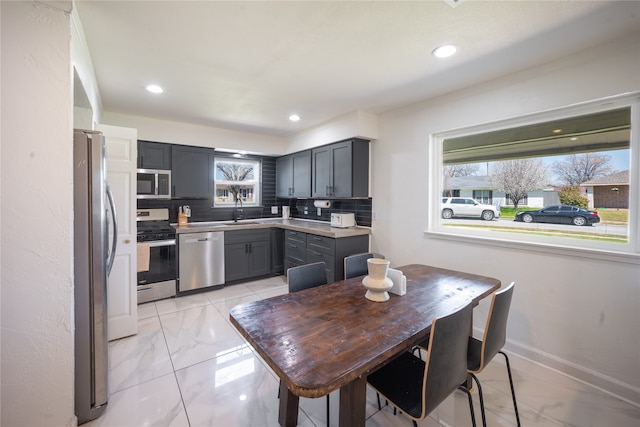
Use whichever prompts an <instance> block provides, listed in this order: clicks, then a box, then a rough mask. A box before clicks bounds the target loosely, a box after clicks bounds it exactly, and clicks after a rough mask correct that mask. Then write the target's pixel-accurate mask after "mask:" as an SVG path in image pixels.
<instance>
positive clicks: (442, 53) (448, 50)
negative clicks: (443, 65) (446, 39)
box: [431, 44, 458, 58]
mask: <svg viewBox="0 0 640 427" xmlns="http://www.w3.org/2000/svg"><path fill="white" fill-rule="evenodd" d="M457 51H458V46H456V45H454V44H445V45H442V46H438V47H437V48H435V49H434V50H433V52H431V54H432V55H433V56H435V57H436V58H448V57H450V56H451V55H453V54H455V53H456V52H457Z"/></svg>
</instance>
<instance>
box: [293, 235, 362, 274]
mask: <svg viewBox="0 0 640 427" xmlns="http://www.w3.org/2000/svg"><path fill="white" fill-rule="evenodd" d="M368 250H369V236H368V235H361V236H351V237H342V238H338V239H334V238H331V237H325V236H319V235H316V234H310V233H301V232H298V231H292V230H285V249H284V251H285V259H284V264H285V272H286V270H287V269H288V268H291V267H296V266H298V265H304V264H309V263H312V262H320V261H323V262H324V263H325V268H326V270H327V282H329V283H331V282H335V281H337V280H342V279H343V278H344V257H346V256H348V255H353V254H357V253H362V252H367V251H368Z"/></svg>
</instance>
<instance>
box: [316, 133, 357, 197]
mask: <svg viewBox="0 0 640 427" xmlns="http://www.w3.org/2000/svg"><path fill="white" fill-rule="evenodd" d="M368 195H369V142H368V141H366V140H363V139H350V140H347V141H341V142H337V143H335V144H329V145H325V146H323V147H318V148H314V149H313V150H311V196H312V197H367V196H368Z"/></svg>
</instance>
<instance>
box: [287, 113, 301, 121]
mask: <svg viewBox="0 0 640 427" xmlns="http://www.w3.org/2000/svg"><path fill="white" fill-rule="evenodd" d="M289 120H291V121H292V122H297V121H298V120H300V116H299V115H297V114H292V115H290V116H289Z"/></svg>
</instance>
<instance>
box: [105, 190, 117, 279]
mask: <svg viewBox="0 0 640 427" xmlns="http://www.w3.org/2000/svg"><path fill="white" fill-rule="evenodd" d="M107 200H109V209H110V210H111V217H112V218H113V241H112V243H111V252H110V253H109V256H108V261H107V276H108V275H109V274H111V268H112V267H113V261H114V259H115V258H116V248H117V247H118V218H117V217H116V204H115V202H114V201H113V193H112V192H111V187H109V184H107Z"/></svg>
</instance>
